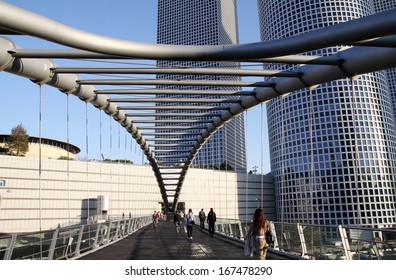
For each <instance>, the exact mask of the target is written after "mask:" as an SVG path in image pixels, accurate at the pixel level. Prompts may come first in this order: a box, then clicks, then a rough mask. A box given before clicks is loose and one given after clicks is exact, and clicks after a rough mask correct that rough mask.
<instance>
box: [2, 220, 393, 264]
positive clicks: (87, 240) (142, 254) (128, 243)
mask: <svg viewBox="0 0 396 280" xmlns="http://www.w3.org/2000/svg"><path fill="white" fill-rule="evenodd" d="M250 223H251V222H250V221H240V220H233V219H221V218H220V219H218V221H217V222H216V225H215V235H214V236H210V235H209V234H208V231H207V229H201V228H200V227H199V226H198V224H199V221H198V220H197V221H196V225H195V226H194V229H193V239H192V240H190V239H188V238H187V234H186V233H185V231H184V228H183V226H181V228H180V231H179V232H178V231H177V230H176V226H175V224H174V223H173V221H172V219H166V217H165V218H164V219H163V220H160V222H159V223H158V225H157V228H153V226H152V223H151V217H148V216H145V217H131V218H126V219H118V220H117V219H115V220H109V221H107V222H102V223H94V224H86V225H76V226H71V227H59V228H56V229H54V230H48V231H42V232H34V233H19V234H9V235H1V236H0V259H4V260H16V259H19V260H21V259H25V260H35V259H40V260H55V259H56V260H65V259H82V260H248V259H252V256H250V255H248V256H245V254H244V239H245V236H246V233H247V230H248V228H249V225H250ZM271 233H272V237H273V238H272V240H273V243H272V244H271V245H270V248H269V250H268V259H272V260H304V259H305V260H367V259H369V260H394V259H396V230H394V229H372V228H363V227H343V226H338V227H337V226H316V225H308V224H300V223H278V222H271Z"/></svg>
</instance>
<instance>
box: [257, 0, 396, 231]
mask: <svg viewBox="0 0 396 280" xmlns="http://www.w3.org/2000/svg"><path fill="white" fill-rule="evenodd" d="M388 2H389V1H388ZM392 2H394V1H392ZM258 7H259V18H260V29H261V37H262V40H263V41H267V40H275V39H279V38H285V37H291V36H293V35H296V34H301V33H305V32H309V31H311V30H315V29H319V28H323V27H326V26H329V25H333V24H337V23H341V22H345V21H349V20H353V19H356V18H359V17H364V16H367V15H371V14H373V13H374V12H375V11H374V5H373V1H357V0H347V1H328V0H320V1H308V0H303V1H275V0H259V1H258ZM342 47H343V46H339V47H336V48H328V49H322V50H319V51H317V52H311V53H309V54H312V55H315V54H320V55H327V54H333V53H335V52H336V51H337V50H339V49H340V48H342ZM295 67H298V65H296V66H295ZM272 68H277V66H276V65H273V66H272ZM267 114H268V115H267V117H268V126H269V141H270V154H271V170H272V171H271V172H272V174H273V175H274V180H275V189H276V201H277V206H276V208H277V220H278V221H284V222H306V223H312V224H319V225H359V226H374V227H394V226H395V225H396V206H395V205H396V195H395V192H396V191H395V190H396V186H395V174H396V173H395V166H396V161H395V156H396V151H395V147H396V139H395V135H396V134H395V122H394V114H393V108H392V102H391V97H390V94H389V87H388V83H387V77H386V75H385V73H384V72H380V73H370V74H366V75H362V76H359V77H354V79H353V80H337V81H334V82H331V83H327V84H322V85H320V86H319V87H317V88H315V89H313V88H311V89H308V88H307V89H306V90H301V91H298V92H293V93H292V94H290V95H288V96H285V97H283V98H277V99H274V100H271V101H270V102H268V104H267Z"/></svg>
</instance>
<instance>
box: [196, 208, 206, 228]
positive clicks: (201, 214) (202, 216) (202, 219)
mask: <svg viewBox="0 0 396 280" xmlns="http://www.w3.org/2000/svg"><path fill="white" fill-rule="evenodd" d="M198 217H199V223H200V226H201V229H204V228H205V220H206V214H205V211H204V210H203V209H201V211H199V215H198Z"/></svg>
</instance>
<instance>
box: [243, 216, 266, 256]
mask: <svg viewBox="0 0 396 280" xmlns="http://www.w3.org/2000/svg"><path fill="white" fill-rule="evenodd" d="M267 232H270V224H269V221H268V220H267V219H266V218H265V216H264V211H263V209H256V211H255V212H254V216H253V222H252V224H251V225H250V227H249V230H248V233H247V237H248V238H250V237H251V236H252V237H254V245H255V246H254V247H255V252H256V253H257V255H258V259H259V260H265V259H266V257H267V249H268V247H269V244H267V242H266V241H265V235H266V233H267Z"/></svg>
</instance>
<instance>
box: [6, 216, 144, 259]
mask: <svg viewBox="0 0 396 280" xmlns="http://www.w3.org/2000/svg"><path fill="white" fill-rule="evenodd" d="M150 223H151V216H143V217H133V218H132V217H131V218H126V219H118V220H108V221H106V222H100V223H90V224H84V225H75V226H69V227H58V228H56V229H53V230H47V231H41V232H31V233H14V234H5V235H0V259H3V260H16V259H24V260H33V259H34V260H64V259H76V258H79V257H81V256H83V255H85V254H88V253H91V252H94V251H96V250H99V249H101V248H103V247H105V246H108V245H110V244H113V243H114V242H117V241H119V240H120V239H122V238H124V237H125V236H128V235H131V234H133V233H134V232H135V231H137V230H138V229H140V228H142V227H144V226H146V225H148V224H150Z"/></svg>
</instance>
